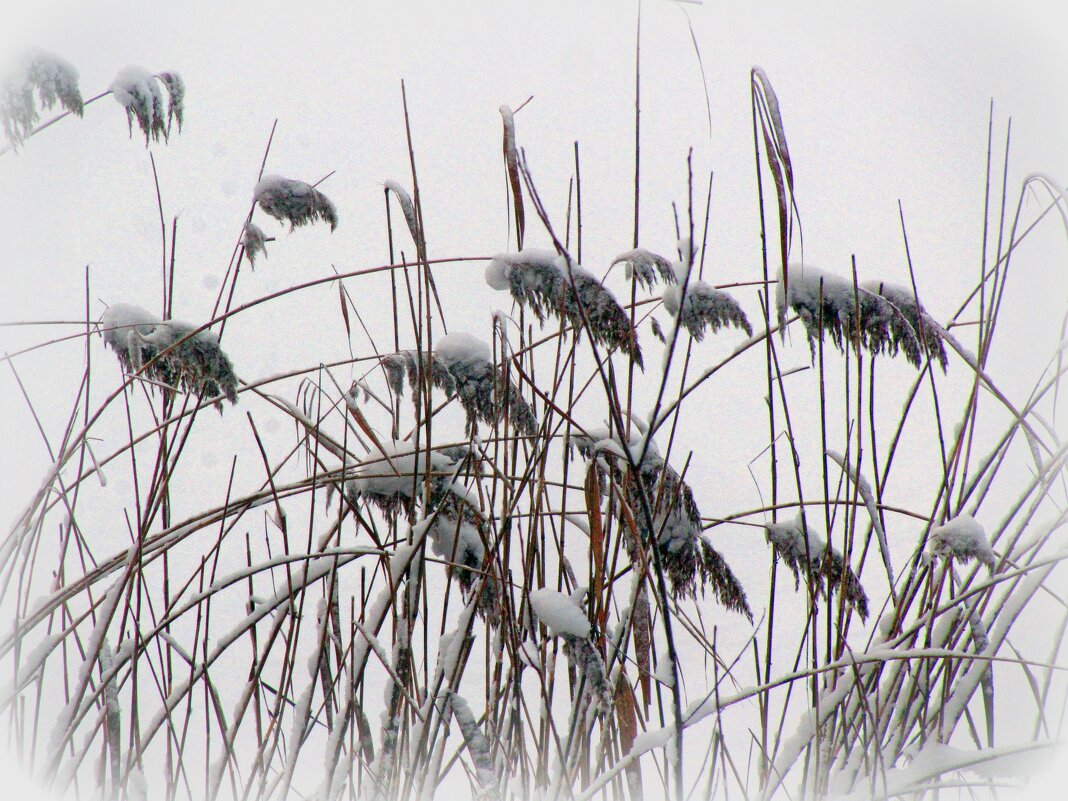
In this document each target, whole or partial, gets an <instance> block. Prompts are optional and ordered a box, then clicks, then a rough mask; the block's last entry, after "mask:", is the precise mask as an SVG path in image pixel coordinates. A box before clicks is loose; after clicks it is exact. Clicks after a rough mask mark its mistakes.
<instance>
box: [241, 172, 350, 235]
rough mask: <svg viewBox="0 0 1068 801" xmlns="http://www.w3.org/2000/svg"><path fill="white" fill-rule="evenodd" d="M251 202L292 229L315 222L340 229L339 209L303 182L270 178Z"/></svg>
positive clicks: (272, 176) (261, 182) (274, 176)
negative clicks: (338, 221)
mask: <svg viewBox="0 0 1068 801" xmlns="http://www.w3.org/2000/svg"><path fill="white" fill-rule="evenodd" d="M252 199H253V201H254V202H255V203H258V204H259V206H260V208H261V209H263V210H264V211H265V212H266V213H267V214H269V215H271V216H272V217H274V218H275V219H276V220H278V221H279V222H288V223H289V229H290V230H291V231H292V230H293V228H294V227H296V226H300V225H310V224H311V223H314V222H315V221H316V220H322V221H323V222H325V223H329V224H330V230H331V231H333V230H334V229H336V228H337V209H336V208H335V207H334V204H333V203H332V202H331V201H330V199H329V198H328V197H327V196H326V195H324V194H323V193H322V192H320V191H319V190H318V189H316V188H315V187H313V186H312V185H311V184H306V183H304V181H297V180H294V179H292V178H283V177H282V176H280V175H267V176H264V178H262V179H261V180H260V182H259V183H258V184H256V188H255V190H253V193H252Z"/></svg>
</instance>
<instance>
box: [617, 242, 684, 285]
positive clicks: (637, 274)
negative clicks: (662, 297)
mask: <svg viewBox="0 0 1068 801" xmlns="http://www.w3.org/2000/svg"><path fill="white" fill-rule="evenodd" d="M620 263H622V264H623V268H624V270H625V274H626V277H627V278H628V279H630V277H631V276H632V275H633V276H634V280H635V281H637V282H638V285H639V286H642V287H644V288H645V289H652V288H653V287H654V286H656V282H657V277H658V276H659V278H660V279H662V280H663V281H664V283H665V284H673V283H675V273H674V271H673V270H672V269H671V262H669V261H668V260H667V259H665V258H664V257H663V256H659V255H657V254H656V253H651V252H650V251H648V250H645V249H644V248H635V249H634V250H628V251H627V252H626V253H620V254H619V255H618V256H616V257H615V258H614V259H612V265H613V266H615V265H616V264H620Z"/></svg>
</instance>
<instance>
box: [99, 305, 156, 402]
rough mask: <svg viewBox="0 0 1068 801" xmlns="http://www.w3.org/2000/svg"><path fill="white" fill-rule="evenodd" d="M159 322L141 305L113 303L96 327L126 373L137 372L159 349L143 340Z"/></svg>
mask: <svg viewBox="0 0 1068 801" xmlns="http://www.w3.org/2000/svg"><path fill="white" fill-rule="evenodd" d="M162 322H163V321H162V320H161V319H160V318H159V317H157V316H156V315H154V314H152V312H150V311H148V310H147V309H143V308H141V307H140V306H134V305H132V304H129V303H114V304H112V305H111V306H109V307H108V308H107V310H106V311H105V312H104V315H103V316H102V317H101V318H100V326H99V330H100V335H101V336H102V337H104V344H105V345H107V346H108V347H109V348H111V349H112V350H113V351H115V353H116V355H117V356H118V357H119V362H121V363H122V366H123V367H124V368H125V369H126V370H127V371H128V372H136V371H137V370H139V369H141V366H142V365H143V364H144V363H145V362H147V361H149V360H150V359H152V358H153V357H155V355H156V353H157V352H158V351H156V349H155V348H153V347H152V346H150V345H148V344H147V343H146V342H145V340H144V337H145V336H146V335H148V334H151V333H152V332H153V331H154V330H155V328H156V326H158V325H161V324H162ZM167 383H170V382H167Z"/></svg>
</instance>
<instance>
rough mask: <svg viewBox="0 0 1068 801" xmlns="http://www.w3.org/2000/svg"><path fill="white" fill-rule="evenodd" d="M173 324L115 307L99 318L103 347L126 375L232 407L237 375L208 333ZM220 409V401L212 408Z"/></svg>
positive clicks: (127, 306) (122, 306)
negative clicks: (136, 374)
mask: <svg viewBox="0 0 1068 801" xmlns="http://www.w3.org/2000/svg"><path fill="white" fill-rule="evenodd" d="M196 328H197V326H193V325H190V324H189V323H183V322H180V321H178V320H160V319H159V318H158V317H156V316H155V315H154V314H152V313H151V312H149V311H146V310H145V309H142V308H141V307H140V306H133V305H131V304H127V303H116V304H113V305H112V306H109V307H108V309H107V311H105V312H104V315H103V316H102V317H101V318H100V333H101V335H102V336H103V337H104V343H105V344H106V345H107V346H108V347H110V348H111V349H112V350H114V351H115V353H116V355H117V356H118V357H119V362H120V363H121V364H122V366H123V367H124V368H125V369H126V371H127V372H139V371H141V370H142V369H143V370H144V372H145V375H146V376H147V377H148V378H150V379H152V380H153V381H156V382H159V383H162V384H164V385H165V386H168V387H173V388H176V389H182V390H184V391H186V392H191V393H193V394H196V395H199V396H201V397H204V398H206V399H210V398H220V396H221V397H225V398H226V399H227V400H228V401H230V403H237V376H236V375H235V374H234V368H233V365H232V364H231V363H230V359H229V357H227V355H226V354H225V353H224V352H223V350H222V348H220V347H219V338H218V337H217V336H216V335H215V334H214V333H213V332H211V331H207V330H204V331H198V332H197V333H195V334H194V333H193V332H194V331H195V330H196ZM216 406H217V407H218V408H219V409H220V410H221V408H222V402H221V400H220V401H218V402H217V403H216Z"/></svg>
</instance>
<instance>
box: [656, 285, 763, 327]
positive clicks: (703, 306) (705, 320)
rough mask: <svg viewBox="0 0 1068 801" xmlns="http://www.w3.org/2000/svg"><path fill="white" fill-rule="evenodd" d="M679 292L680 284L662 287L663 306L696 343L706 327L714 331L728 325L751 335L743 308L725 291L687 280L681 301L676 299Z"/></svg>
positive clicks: (680, 293)
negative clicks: (684, 293)
mask: <svg viewBox="0 0 1068 801" xmlns="http://www.w3.org/2000/svg"><path fill="white" fill-rule="evenodd" d="M681 295H682V286H681V285H676V286H669V287H668V288H667V289H665V290H664V308H665V309H666V310H667V312H668V314H670V315H671V316H672V317H678V318H679V324H680V325H682V326H683V328H685V329H686V330H687V331H689V332H690V336H692V337H693V338H694V339H696V340H697V341H698V342H700V341H701V340H702V339H704V336H705V329H706V328H711V329H712V333H715V332H717V331H719V329H720V328H726V327H727V326H728V325H733V326H734V327H735V328H740V329H742V330H743V331H745V333H746V335H747V336H752V335H753V327H752V326H751V325H750V324H749V320H748V319H747V318H746V316H745V312H744V311H742V307H741V306H739V305H738V301H736V300H735V299H734V298H732V297H731V296H730V295H728V294H727V293H726V292H723V291H721V290H719V289H715V288H714V287H712V286H710V285H709V284H706V283H705V282H704V281H697V280H695V279H690V281H689V283H688V284H687V285H686V297H685V298H684V299H683V301H682V303H680V302H679V298H680V296H681Z"/></svg>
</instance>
